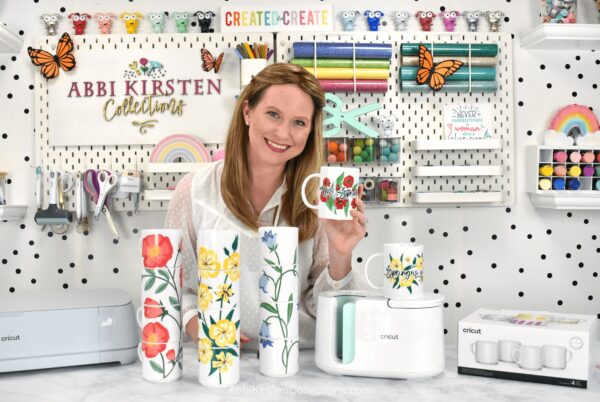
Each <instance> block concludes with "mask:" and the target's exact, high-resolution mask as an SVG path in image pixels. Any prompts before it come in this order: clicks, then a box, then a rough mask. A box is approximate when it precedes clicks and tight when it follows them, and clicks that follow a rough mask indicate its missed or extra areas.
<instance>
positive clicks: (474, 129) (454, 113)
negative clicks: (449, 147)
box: [444, 103, 492, 140]
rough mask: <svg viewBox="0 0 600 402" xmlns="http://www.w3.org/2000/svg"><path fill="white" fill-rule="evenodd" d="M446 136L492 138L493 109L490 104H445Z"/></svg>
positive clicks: (449, 137) (458, 138) (468, 138)
mask: <svg viewBox="0 0 600 402" xmlns="http://www.w3.org/2000/svg"><path fill="white" fill-rule="evenodd" d="M444 138H445V139H447V140H484V139H490V138H492V110H491V106H490V105H489V104H465V103H460V104H449V105H444Z"/></svg>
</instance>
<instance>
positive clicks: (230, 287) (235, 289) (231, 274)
mask: <svg viewBox="0 0 600 402" xmlns="http://www.w3.org/2000/svg"><path fill="white" fill-rule="evenodd" d="M213 274H216V275H214V276H213ZM239 279H240V270H239V269H235V270H229V271H206V270H201V271H199V277H198V309H199V310H201V311H207V310H215V309H222V308H231V307H232V306H235V305H239V304H240V280H239Z"/></svg>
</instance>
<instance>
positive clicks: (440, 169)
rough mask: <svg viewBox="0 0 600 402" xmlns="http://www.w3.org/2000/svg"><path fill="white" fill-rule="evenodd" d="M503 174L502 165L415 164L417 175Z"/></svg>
mask: <svg viewBox="0 0 600 402" xmlns="http://www.w3.org/2000/svg"><path fill="white" fill-rule="evenodd" d="M501 175H502V166H415V176H416V177H428V176H429V177H430V176H501Z"/></svg>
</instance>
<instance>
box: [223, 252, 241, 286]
mask: <svg viewBox="0 0 600 402" xmlns="http://www.w3.org/2000/svg"><path fill="white" fill-rule="evenodd" d="M223 267H224V268H223V269H224V270H225V271H227V272H229V279H231V280H232V281H233V282H235V281H237V280H238V279H240V253H237V252H234V253H231V255H230V256H229V258H225V261H224V263H223Z"/></svg>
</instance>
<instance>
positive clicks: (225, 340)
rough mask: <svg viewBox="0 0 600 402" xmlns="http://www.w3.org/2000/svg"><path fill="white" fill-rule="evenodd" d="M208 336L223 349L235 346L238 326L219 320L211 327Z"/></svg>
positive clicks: (228, 321)
mask: <svg viewBox="0 0 600 402" xmlns="http://www.w3.org/2000/svg"><path fill="white" fill-rule="evenodd" d="M208 334H209V336H210V337H211V338H212V339H213V340H214V342H215V344H216V345H217V346H219V347H221V348H222V347H225V346H229V345H233V343H234V342H235V340H236V339H235V337H236V326H235V324H234V323H233V322H231V321H230V320H219V321H217V322H216V323H215V324H212V325H211V326H210V329H209V330H208Z"/></svg>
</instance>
